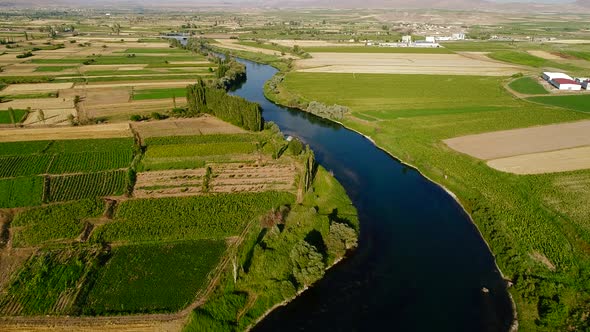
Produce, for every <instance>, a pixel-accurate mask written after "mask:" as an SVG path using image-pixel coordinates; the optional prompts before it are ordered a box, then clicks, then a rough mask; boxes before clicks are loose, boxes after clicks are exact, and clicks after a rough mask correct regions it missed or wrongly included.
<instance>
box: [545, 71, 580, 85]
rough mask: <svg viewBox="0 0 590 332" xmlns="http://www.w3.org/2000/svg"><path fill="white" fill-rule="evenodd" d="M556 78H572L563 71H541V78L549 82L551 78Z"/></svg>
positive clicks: (571, 79)
mask: <svg viewBox="0 0 590 332" xmlns="http://www.w3.org/2000/svg"><path fill="white" fill-rule="evenodd" d="M557 78H560V79H566V80H570V81H573V80H574V79H573V78H572V77H571V76H569V75H567V74H564V73H552V72H544V73H543V79H544V80H545V81H547V82H549V83H551V81H552V80H554V79H557Z"/></svg>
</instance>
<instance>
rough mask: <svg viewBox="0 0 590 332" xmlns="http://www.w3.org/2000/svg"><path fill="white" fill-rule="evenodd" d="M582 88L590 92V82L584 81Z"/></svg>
mask: <svg viewBox="0 0 590 332" xmlns="http://www.w3.org/2000/svg"><path fill="white" fill-rule="evenodd" d="M582 88H584V89H586V90H590V89H589V88H590V81H584V82H582Z"/></svg>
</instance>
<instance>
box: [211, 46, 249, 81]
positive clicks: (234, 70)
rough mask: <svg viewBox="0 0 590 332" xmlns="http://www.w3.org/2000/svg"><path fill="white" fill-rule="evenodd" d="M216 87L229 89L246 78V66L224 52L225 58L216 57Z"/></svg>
mask: <svg viewBox="0 0 590 332" xmlns="http://www.w3.org/2000/svg"><path fill="white" fill-rule="evenodd" d="M216 59H217V60H216V61H217V71H216V72H215V75H216V77H217V87H219V88H223V89H229V88H231V87H232V86H234V85H236V84H239V83H241V82H244V81H245V80H246V66H244V65H243V64H241V63H239V62H237V61H236V60H234V59H232V58H231V57H230V56H229V55H227V54H226V56H225V59H222V58H216Z"/></svg>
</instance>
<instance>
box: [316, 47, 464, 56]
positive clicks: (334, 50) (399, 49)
mask: <svg viewBox="0 0 590 332" xmlns="http://www.w3.org/2000/svg"><path fill="white" fill-rule="evenodd" d="M305 51H306V52H309V53H320V52H329V53H418V54H451V53H453V52H452V51H450V50H449V49H446V48H444V47H438V48H418V47H379V46H315V47H306V48H305Z"/></svg>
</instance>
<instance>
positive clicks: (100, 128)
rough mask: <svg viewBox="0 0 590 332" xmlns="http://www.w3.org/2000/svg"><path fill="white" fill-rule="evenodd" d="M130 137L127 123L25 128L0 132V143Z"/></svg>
mask: <svg viewBox="0 0 590 332" xmlns="http://www.w3.org/2000/svg"><path fill="white" fill-rule="evenodd" d="M130 136H131V132H130V131H129V124H127V123H112V124H101V125H96V126H76V127H60V128H25V129H3V130H0V142H20V141H40V140H76V139H95V138H111V137H130ZM0 153H1V152H0Z"/></svg>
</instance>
